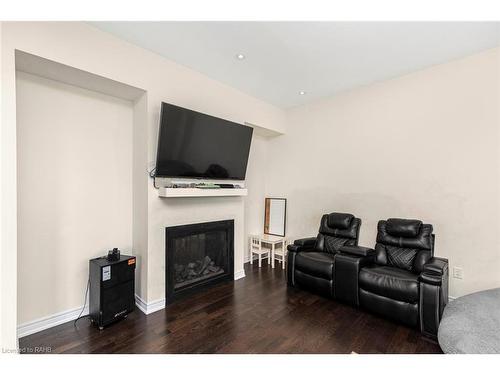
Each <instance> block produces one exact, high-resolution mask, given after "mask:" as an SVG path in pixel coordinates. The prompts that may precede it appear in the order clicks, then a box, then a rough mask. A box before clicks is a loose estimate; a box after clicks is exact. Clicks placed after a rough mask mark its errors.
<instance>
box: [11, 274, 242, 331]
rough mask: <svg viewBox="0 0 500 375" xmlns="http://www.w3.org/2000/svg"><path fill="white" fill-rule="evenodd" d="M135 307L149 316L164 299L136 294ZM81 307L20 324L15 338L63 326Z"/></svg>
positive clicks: (157, 309) (163, 303)
mask: <svg viewBox="0 0 500 375" xmlns="http://www.w3.org/2000/svg"><path fill="white" fill-rule="evenodd" d="M243 277H245V270H241V271H238V272H235V274H234V280H239V279H242V278H243ZM135 305H136V306H137V308H138V309H139V310H141V311H142V312H143V313H144V314H146V315H149V314H152V313H154V312H156V311H159V310H162V309H164V308H165V299H164V298H162V299H158V300H156V301H152V302H149V303H148V302H146V301H144V300H143V299H142V298H141V297H139V296H138V295H137V294H136V295H135ZM82 307H83V306H80V307H76V308H74V309H70V310H66V311H62V312H60V313H56V314H52V315H48V316H45V317H43V318H40V319H35V320H32V321H31V322H27V323H23V324H20V325H18V326H17V337H18V338H21V337H24V336H28V335H32V334H33V333H37V332H40V331H43V330H45V329H48V328H52V327H55V326H58V325H60V324H64V323H67V322H70V321H72V320H75V319H76V318H78V315H79V314H80V311H82ZM88 313H89V307H88V306H86V307H85V310H84V311H83V313H82V315H87V314H88Z"/></svg>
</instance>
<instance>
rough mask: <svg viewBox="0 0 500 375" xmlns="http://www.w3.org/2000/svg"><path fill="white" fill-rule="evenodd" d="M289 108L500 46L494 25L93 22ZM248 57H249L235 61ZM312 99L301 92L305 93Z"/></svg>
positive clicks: (497, 25)
mask: <svg viewBox="0 0 500 375" xmlns="http://www.w3.org/2000/svg"><path fill="white" fill-rule="evenodd" d="M92 25H94V26H96V27H97V28H99V29H101V30H104V31H107V32H110V33H112V34H114V35H116V36H118V37H120V38H122V39H125V40H127V41H129V42H131V43H134V44H136V45H138V46H141V47H143V48H146V49H149V50H151V51H154V52H156V53H158V54H160V55H162V56H165V57H166V58H168V59H171V60H174V61H176V62H178V63H180V64H182V65H185V66H188V67H190V68H192V69H194V70H197V71H199V72H201V73H203V74H205V75H207V76H209V77H211V78H213V79H216V80H218V81H221V82H224V83H226V84H228V85H230V86H233V87H235V88H237V89H239V90H241V91H243V92H246V93H248V94H250V95H253V96H255V97H257V98H260V99H262V100H265V101H267V102H269V103H272V104H275V105H277V106H279V107H282V108H289V107H293V106H296V105H300V104H303V103H306V102H310V101H312V100H315V99H319V98H322V97H327V96H331V95H334V94H336V93H339V92H341V91H344V90H348V89H352V88H354V87H358V86H361V85H366V84H369V83H372V82H376V81H381V80H384V79H389V78H393V77H396V76H400V75H403V74H407V73H410V72H412V71H416V70H419V69H422V68H425V67H428V66H431V65H435V64H440V63H444V62H447V61H450V60H453V59H457V58H460V57H463V56H467V55H470V54H473V53H476V52H479V51H482V50H485V49H488V48H492V47H495V46H498V45H499V44H500V37H499V30H500V28H499V25H500V23H494V22H93V23H92ZM238 53H242V54H244V55H245V59H244V60H238V59H236V57H235V56H236V55H237V54H238ZM301 90H304V91H306V93H307V94H306V95H299V91H301Z"/></svg>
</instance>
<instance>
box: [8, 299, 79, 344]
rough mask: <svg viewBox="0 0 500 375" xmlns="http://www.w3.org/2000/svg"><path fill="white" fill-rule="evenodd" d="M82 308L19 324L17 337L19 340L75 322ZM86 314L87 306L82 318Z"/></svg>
mask: <svg viewBox="0 0 500 375" xmlns="http://www.w3.org/2000/svg"><path fill="white" fill-rule="evenodd" d="M82 307H83V306H80V307H77V308H74V309H71V310H66V311H62V312H60V313H56V314H52V315H48V316H45V317H43V318H40V319H35V320H32V321H31V322H27V323H23V324H20V325H18V326H17V337H18V338H21V337H24V336H28V335H31V334H33V333H37V332H40V331H43V330H45V329H48V328H52V327H55V326H58V325H59V324H64V323H67V322H70V321H72V320H75V319H76V318H78V315H79V314H80V311H82ZM88 313H89V308H88V306H87V307H85V310H84V311H83V313H82V316H83V315H87V314H88Z"/></svg>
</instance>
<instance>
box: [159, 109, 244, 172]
mask: <svg viewBox="0 0 500 375" xmlns="http://www.w3.org/2000/svg"><path fill="white" fill-rule="evenodd" d="M252 132H253V129H252V128H251V127H249V126H244V125H240V124H236V123H234V122H231V121H227V120H223V119H220V118H217V117H213V116H209V115H206V114H204V113H200V112H195V111H191V110H189V109H186V108H182V107H177V106H175V105H172V104H167V103H162V105H161V115H160V131H159V135H158V150H157V154H156V176H158V177H187V178H189V177H191V178H207V179H218V180H223V179H226V180H244V179H245V173H246V169H247V162H248V153H249V152H250V143H251V141H252Z"/></svg>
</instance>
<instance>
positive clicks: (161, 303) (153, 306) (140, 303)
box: [135, 294, 165, 315]
mask: <svg viewBox="0 0 500 375" xmlns="http://www.w3.org/2000/svg"><path fill="white" fill-rule="evenodd" d="M135 305H136V306H137V307H138V308H139V310H141V311H142V312H143V313H144V314H146V315H149V314H152V313H154V312H156V311H159V310H162V309H164V308H165V298H161V299H157V300H156V301H152V302H149V303H148V302H146V301H144V300H143V299H142V298H141V297H139V296H138V295H137V294H136V295H135Z"/></svg>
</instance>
